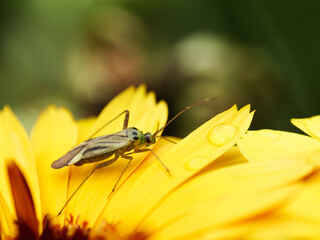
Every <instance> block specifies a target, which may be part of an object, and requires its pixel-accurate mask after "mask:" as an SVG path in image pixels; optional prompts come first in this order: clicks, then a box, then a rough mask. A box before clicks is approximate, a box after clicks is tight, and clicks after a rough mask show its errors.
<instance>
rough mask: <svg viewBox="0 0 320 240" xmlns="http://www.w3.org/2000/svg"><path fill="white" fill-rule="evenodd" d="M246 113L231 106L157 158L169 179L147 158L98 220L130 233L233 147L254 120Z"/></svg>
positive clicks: (114, 196)
mask: <svg viewBox="0 0 320 240" xmlns="http://www.w3.org/2000/svg"><path fill="white" fill-rule="evenodd" d="M249 111H250V109H249V106H246V107H244V108H242V109H241V110H239V111H238V110H237V109H236V107H235V106H234V107H232V108H231V109H229V110H227V111H226V112H224V113H221V114H219V115H217V116H216V117H214V118H213V119H211V120H209V121H208V122H206V123H205V124H203V125H202V126H201V127H199V128H198V129H197V130H195V131H194V132H193V133H191V134H190V135H189V136H187V137H186V138H185V139H183V140H181V141H180V142H179V143H178V144H176V145H174V146H173V147H172V148H170V149H169V150H168V151H167V152H166V153H165V154H163V155H158V156H159V158H160V159H161V160H162V162H164V163H165V164H166V166H167V167H168V168H169V169H170V172H171V175H172V176H169V175H168V174H167V173H166V171H164V169H163V167H162V166H161V165H160V163H159V162H157V159H156V158H155V157H153V156H151V155H149V156H150V157H149V158H147V159H145V161H144V162H143V163H142V164H141V165H140V166H139V168H138V169H136V171H135V172H134V174H132V175H130V176H129V178H128V179H127V180H126V181H125V183H124V184H123V185H122V186H121V187H119V189H118V191H116V192H115V194H114V195H113V197H112V199H111V200H110V201H109V203H108V205H107V206H106V209H105V211H104V214H103V215H102V216H101V218H102V219H103V218H106V219H108V220H109V221H110V223H111V224H119V225H117V226H119V228H120V227H121V232H124V233H128V232H132V230H133V229H134V228H135V227H136V226H137V224H139V222H140V221H142V220H143V219H144V218H145V217H146V215H148V214H149V213H150V211H152V209H153V208H154V207H155V206H156V205H157V204H158V203H159V202H160V201H161V199H163V198H164V197H165V196H166V195H167V194H168V193H169V192H170V191H172V190H173V189H174V188H176V187H177V186H179V185H180V184H181V183H183V182H184V181H185V180H187V179H188V178H190V177H191V176H193V175H194V174H196V173H197V172H198V171H200V170H201V169H203V168H204V167H205V166H207V165H208V164H209V163H210V162H212V161H213V160H215V159H216V158H217V157H219V156H220V155H222V154H223V153H224V152H225V151H227V150H228V149H230V148H231V147H232V146H233V145H234V144H235V142H236V141H237V140H238V138H239V137H240V135H242V134H243V133H244V132H245V131H246V130H247V128H248V127H249V124H250V122H251V119H252V116H253V113H250V112H249Z"/></svg>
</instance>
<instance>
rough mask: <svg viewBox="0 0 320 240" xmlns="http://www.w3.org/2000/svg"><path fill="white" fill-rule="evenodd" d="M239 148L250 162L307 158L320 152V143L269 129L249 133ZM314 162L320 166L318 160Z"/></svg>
mask: <svg viewBox="0 0 320 240" xmlns="http://www.w3.org/2000/svg"><path fill="white" fill-rule="evenodd" d="M238 146H239V149H240V151H241V152H242V154H243V155H244V156H245V157H246V158H247V159H248V160H249V161H265V160H271V159H283V158H298V157H302V158H307V157H310V155H313V154H314V153H315V152H318V151H319V150H320V142H319V141H317V140H315V139H312V138H310V137H308V136H304V135H301V134H296V133H290V132H283V131H275V130H268V129H267V130H258V131H248V133H247V134H245V135H244V136H243V137H242V139H240V140H239V141H238ZM316 161H318V163H317V162H316ZM313 162H314V163H315V164H316V165H320V161H319V160H317V159H313Z"/></svg>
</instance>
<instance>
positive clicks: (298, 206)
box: [281, 172, 320, 224]
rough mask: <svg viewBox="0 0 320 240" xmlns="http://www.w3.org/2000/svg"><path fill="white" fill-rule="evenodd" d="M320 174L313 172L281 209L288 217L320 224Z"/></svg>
mask: <svg viewBox="0 0 320 240" xmlns="http://www.w3.org/2000/svg"><path fill="white" fill-rule="evenodd" d="M319 186H320V174H319V172H317V173H315V174H313V175H312V176H311V177H309V178H308V179H306V180H305V182H304V185H303V186H302V187H301V188H300V189H299V191H298V192H297V193H296V194H295V197H294V199H292V201H290V203H288V204H287V205H286V206H285V207H284V208H283V209H282V211H281V213H282V214H283V215H285V216H288V218H292V219H301V220H303V221H307V222H314V223H317V224H320V206H319V202H320V192H319Z"/></svg>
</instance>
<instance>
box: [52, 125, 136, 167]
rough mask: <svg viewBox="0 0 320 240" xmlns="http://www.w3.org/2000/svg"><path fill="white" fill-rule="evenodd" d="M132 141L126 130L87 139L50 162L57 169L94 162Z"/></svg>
mask: <svg viewBox="0 0 320 240" xmlns="http://www.w3.org/2000/svg"><path fill="white" fill-rule="evenodd" d="M131 143H132V141H131V140H130V139H129V138H128V136H127V132H126V130H122V131H120V132H117V133H114V134H109V135H104V136H100V137H96V138H91V139H88V140H87V141H84V142H82V143H81V144H79V145H78V146H76V147H74V148H73V149H71V150H70V151H69V152H68V153H66V154H65V155H64V156H62V157H61V158H59V159H58V160H56V161H54V162H53V163H52V164H51V167H52V168H55V169H58V168H62V167H64V166H69V165H72V164H75V165H77V166H79V165H82V164H84V163H89V162H95V161H99V160H102V159H106V158H108V157H110V156H111V155H112V154H113V153H114V152H115V151H117V150H119V149H122V148H127V147H128V146H130V144H131Z"/></svg>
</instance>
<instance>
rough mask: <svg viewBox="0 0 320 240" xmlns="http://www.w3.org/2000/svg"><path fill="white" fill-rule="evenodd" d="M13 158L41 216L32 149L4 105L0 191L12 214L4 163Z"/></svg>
mask: <svg viewBox="0 0 320 240" xmlns="http://www.w3.org/2000/svg"><path fill="white" fill-rule="evenodd" d="M9 159H14V160H15V161H16V163H17V165H18V166H19V168H20V169H21V170H22V172H23V175H24V176H25V177H26V180H27V182H28V185H29V186H30V189H31V192H32V196H33V199H34V201H35V206H36V212H37V216H38V217H40V216H41V208H40V194H39V183H38V175H37V172H36V167H35V163H34V159H33V156H32V150H31V146H30V142H29V138H28V136H27V133H26V131H25V130H24V128H23V126H22V125H21V123H20V122H19V120H18V119H17V118H16V116H15V115H14V114H13V112H12V111H11V109H10V108H9V107H4V109H3V111H1V113H0V182H1V184H0V192H1V194H2V195H3V198H4V199H5V201H6V203H7V205H8V208H9V209H10V212H11V213H12V214H14V210H13V202H12V200H11V193H10V188H9V182H8V178H7V173H6V169H7V168H6V164H7V161H8V160H9Z"/></svg>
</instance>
